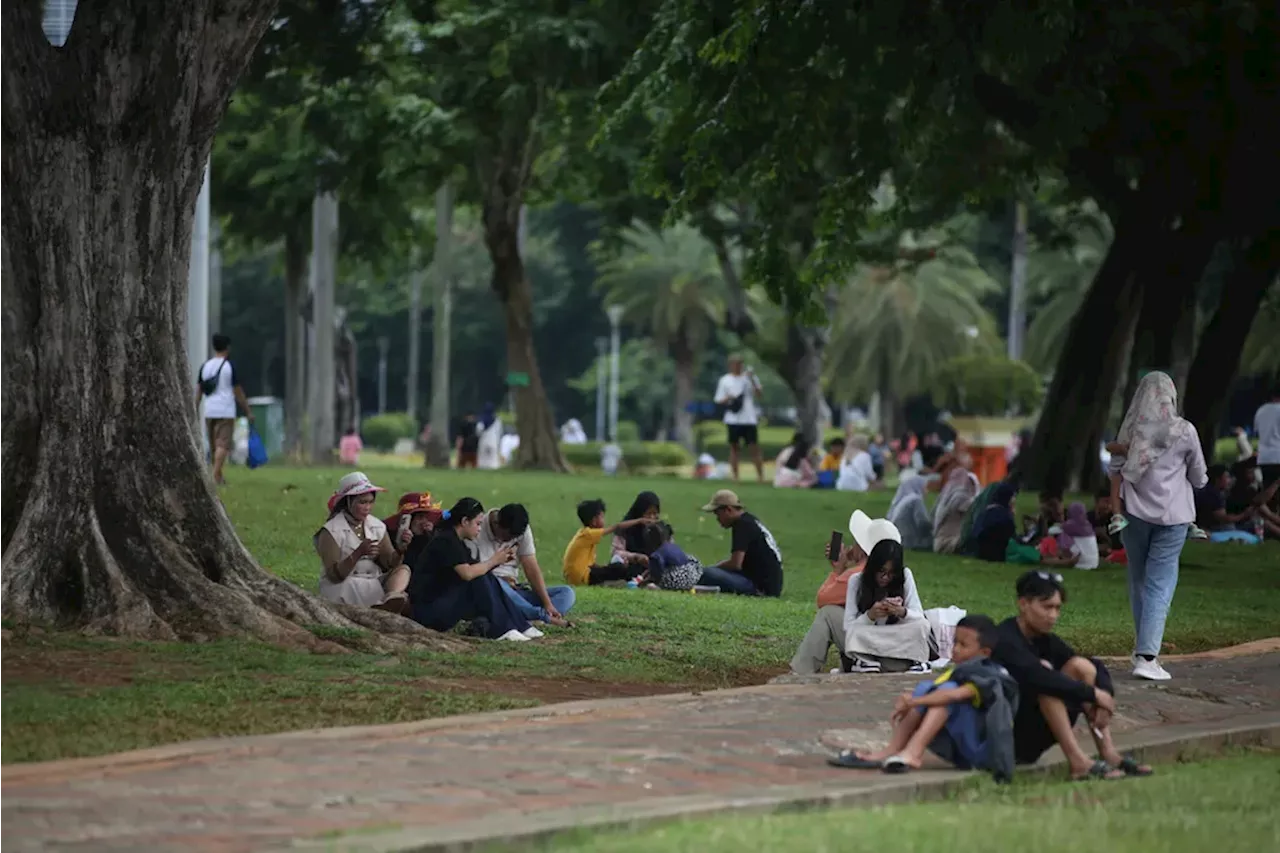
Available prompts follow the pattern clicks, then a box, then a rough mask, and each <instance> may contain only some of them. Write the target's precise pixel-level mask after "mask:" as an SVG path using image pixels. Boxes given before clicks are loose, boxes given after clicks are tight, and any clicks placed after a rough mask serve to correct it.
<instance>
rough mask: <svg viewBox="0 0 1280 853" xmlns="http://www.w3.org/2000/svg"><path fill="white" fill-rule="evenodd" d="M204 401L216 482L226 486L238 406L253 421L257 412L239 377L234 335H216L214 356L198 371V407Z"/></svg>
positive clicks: (214, 338)
mask: <svg viewBox="0 0 1280 853" xmlns="http://www.w3.org/2000/svg"><path fill="white" fill-rule="evenodd" d="M202 399H203V400H204V422H205V429H206V431H207V433H208V436H209V453H210V456H211V458H212V460H213V481H214V482H215V483H217V484H218V485H219V486H223V485H226V482H227V481H226V479H225V478H224V477H223V474H222V469H223V466H224V465H226V464H227V457H228V456H230V455H231V446H232V441H233V439H234V437H235V431H236V407H237V406H239V408H240V410H241V411H243V412H244V414H245V417H247V418H248V419H249V423H253V411H252V410H251V409H250V408H249V401H248V400H246V399H245V396H244V389H243V388H241V387H240V383H239V381H237V379H236V367H235V365H234V364H232V363H231V338H229V337H227V336H226V335H222V334H218V335H214V336H213V358H211V359H209V360H208V361H206V362H205V363H204V364H202V365H200V370H199V371H197V372H196V410H197V411H199V409H200V401H201V400H202Z"/></svg>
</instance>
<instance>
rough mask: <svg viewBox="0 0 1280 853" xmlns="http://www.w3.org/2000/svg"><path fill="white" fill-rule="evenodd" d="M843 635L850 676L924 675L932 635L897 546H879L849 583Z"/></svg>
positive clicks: (890, 543)
mask: <svg viewBox="0 0 1280 853" xmlns="http://www.w3.org/2000/svg"><path fill="white" fill-rule="evenodd" d="M879 521H880V519H877V521H876V522H873V523H878V522H879ZM885 523H886V524H887V523H888V522H885ZM844 631H845V654H847V655H848V656H849V657H851V658H853V671H854V672H903V671H906V672H928V670H929V638H930V636H931V629H930V627H929V620H928V619H926V618H925V616H924V605H922V604H921V602H920V593H919V592H917V590H916V580H915V577H914V576H913V575H912V574H911V570H910V569H908V568H907V567H906V566H905V565H904V564H903V556H902V545H901V544H900V543H898V542H895V541H893V540H892V539H885V540H883V541H881V542H880V543H879V544H877V545H876V546H875V547H874V548H872V549H871V554H870V556H868V557H867V567H866V568H865V569H863V570H862V573H861V574H859V575H856V576H855V577H853V578H851V579H850V580H849V591H848V593H847V595H846V598H845V608H844Z"/></svg>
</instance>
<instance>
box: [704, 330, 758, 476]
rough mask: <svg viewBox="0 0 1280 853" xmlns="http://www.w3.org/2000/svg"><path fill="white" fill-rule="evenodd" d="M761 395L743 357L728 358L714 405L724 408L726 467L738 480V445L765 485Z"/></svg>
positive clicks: (753, 372) (753, 373)
mask: <svg viewBox="0 0 1280 853" xmlns="http://www.w3.org/2000/svg"><path fill="white" fill-rule="evenodd" d="M762 393H764V388H763V386H761V385H760V380H759V379H757V378H756V374H755V371H753V370H752V369H751V368H749V367H745V368H744V366H743V362H742V356H740V355H731V356H729V372H728V373H726V374H725V375H724V376H721V377H720V382H719V383H717V385H716V397H715V402H716V405H717V406H723V407H724V425H725V429H726V430H727V431H728V438H729V468H730V469H731V470H732V471H733V479H734V481H735V482H736V481H737V480H738V452H739V451H738V445H739V444H745V445H746V446H747V449H748V450H750V451H751V458H752V460H753V461H754V462H755V464H756V476H757V477H759V479H760V482H762V483H763V482H764V458H763V457H762V456H761V455H760V430H759V423H760V415H759V412H758V411H757V409H756V397H757V396H758V395H760V394H762Z"/></svg>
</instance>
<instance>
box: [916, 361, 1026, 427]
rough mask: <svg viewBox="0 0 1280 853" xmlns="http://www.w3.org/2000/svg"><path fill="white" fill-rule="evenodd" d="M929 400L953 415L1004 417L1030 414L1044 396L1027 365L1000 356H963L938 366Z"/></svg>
mask: <svg viewBox="0 0 1280 853" xmlns="http://www.w3.org/2000/svg"><path fill="white" fill-rule="evenodd" d="M933 389H934V390H933V401H934V403H935V404H936V405H937V406H938V407H939V408H942V409H946V410H947V411H949V412H951V414H953V415H967V416H976V417H996V418H998V417H1004V416H1005V415H1006V414H1010V413H1012V414H1024V415H1025V414H1030V413H1031V412H1033V411H1034V410H1035V409H1036V408H1037V407H1038V406H1039V405H1040V401H1041V399H1042V398H1043V397H1044V383H1043V382H1041V381H1040V377H1039V375H1037V374H1036V372H1035V371H1034V370H1032V369H1031V367H1030V366H1028V365H1027V364H1025V363H1024V362H1021V361H1014V360H1013V359H1010V358H1006V357H1005V356H1002V355H965V356H960V357H958V358H953V359H951V360H950V361H948V362H946V363H945V364H943V365H942V366H941V367H940V368H938V372H937V373H936V374H935V375H934V379H933Z"/></svg>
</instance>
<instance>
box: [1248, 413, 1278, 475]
mask: <svg viewBox="0 0 1280 853" xmlns="http://www.w3.org/2000/svg"><path fill="white" fill-rule="evenodd" d="M1253 431H1254V432H1255V433H1257V434H1258V464H1259V465H1280V403H1266V404H1265V405H1263V406H1260V407H1259V408H1258V411H1257V412H1256V413H1255V414H1254V416H1253Z"/></svg>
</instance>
